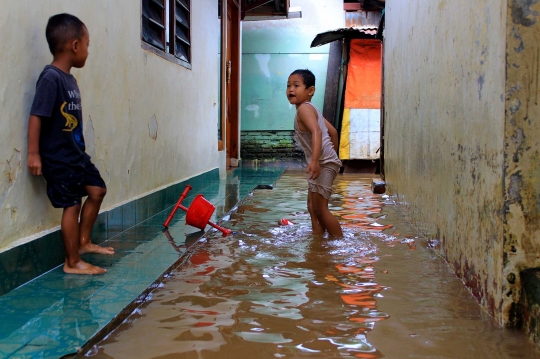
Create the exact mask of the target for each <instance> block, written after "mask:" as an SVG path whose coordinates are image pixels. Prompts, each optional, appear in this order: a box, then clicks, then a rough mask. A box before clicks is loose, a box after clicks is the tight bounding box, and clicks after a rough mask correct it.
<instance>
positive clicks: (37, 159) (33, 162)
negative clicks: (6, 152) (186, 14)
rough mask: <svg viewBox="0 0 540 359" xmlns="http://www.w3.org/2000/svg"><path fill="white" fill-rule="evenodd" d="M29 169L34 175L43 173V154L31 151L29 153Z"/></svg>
mask: <svg viewBox="0 0 540 359" xmlns="http://www.w3.org/2000/svg"><path fill="white" fill-rule="evenodd" d="M28 169H29V170H30V173H31V174H33V175H34V176H40V175H41V156H40V155H39V153H31V154H29V155H28Z"/></svg>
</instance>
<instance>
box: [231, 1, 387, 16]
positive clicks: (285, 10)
mask: <svg viewBox="0 0 540 359" xmlns="http://www.w3.org/2000/svg"><path fill="white" fill-rule="evenodd" d="M322 1H324V0H322ZM239 2H241V8H242V20H246V21H250V20H251V21H254V20H277V19H288V18H295V17H301V16H302V15H301V12H299V11H297V9H295V8H291V7H290V0H240V1H239ZM385 2H386V0H344V4H343V7H344V10H345V11H361V10H363V11H379V12H380V11H382V10H383V9H384V6H385Z"/></svg>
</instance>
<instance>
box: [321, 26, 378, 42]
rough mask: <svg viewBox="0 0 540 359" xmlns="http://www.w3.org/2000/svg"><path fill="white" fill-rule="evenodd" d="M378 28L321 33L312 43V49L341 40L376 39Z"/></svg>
mask: <svg viewBox="0 0 540 359" xmlns="http://www.w3.org/2000/svg"><path fill="white" fill-rule="evenodd" d="M376 35H377V27H370V28H362V29H355V28H352V27H348V28H343V29H337V30H332V31H326V32H321V33H320V34H317V36H315V38H314V39H313V41H312V42H311V47H317V46H322V45H326V44H328V43H330V42H332V41H336V40H341V39H345V38H347V39H375V36H376Z"/></svg>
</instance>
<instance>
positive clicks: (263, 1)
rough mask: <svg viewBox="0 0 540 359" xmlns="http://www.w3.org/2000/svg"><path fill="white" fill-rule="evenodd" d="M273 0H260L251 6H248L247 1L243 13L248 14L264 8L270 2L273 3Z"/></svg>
mask: <svg viewBox="0 0 540 359" xmlns="http://www.w3.org/2000/svg"><path fill="white" fill-rule="evenodd" d="M272 1H273V0H259V1H255V2H253V3H251V4H247V1H245V0H244V6H243V7H242V11H243V12H248V11H251V10H253V9H256V8H258V7H259V6H263V5H265V4H268V3H270V2H272Z"/></svg>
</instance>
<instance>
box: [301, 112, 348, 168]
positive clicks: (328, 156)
mask: <svg viewBox="0 0 540 359" xmlns="http://www.w3.org/2000/svg"><path fill="white" fill-rule="evenodd" d="M306 104H307V105H310V106H311V107H313V108H314V109H315V112H316V113H317V116H318V119H317V122H318V124H319V127H320V129H321V133H322V148H321V157H320V158H319V164H320V165H322V164H329V163H333V164H336V165H338V166H340V167H341V161H340V160H339V157H338V155H337V153H336V151H334V145H333V144H332V140H331V139H330V135H328V128H327V127H326V123H325V122H324V117H323V115H322V113H321V111H319V109H318V108H317V107H315V106H314V105H313V104H312V103H311V102H304V103H303V104H302V105H301V106H304V105H306ZM294 131H295V132H296V134H297V135H298V141H300V144H301V145H302V148H303V149H304V154H305V155H306V161H307V162H308V163H310V162H311V157H312V153H313V150H312V148H311V132H303V131H300V127H299V126H298V110H296V115H295V116H294Z"/></svg>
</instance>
